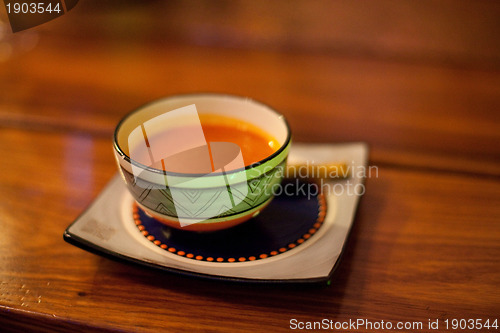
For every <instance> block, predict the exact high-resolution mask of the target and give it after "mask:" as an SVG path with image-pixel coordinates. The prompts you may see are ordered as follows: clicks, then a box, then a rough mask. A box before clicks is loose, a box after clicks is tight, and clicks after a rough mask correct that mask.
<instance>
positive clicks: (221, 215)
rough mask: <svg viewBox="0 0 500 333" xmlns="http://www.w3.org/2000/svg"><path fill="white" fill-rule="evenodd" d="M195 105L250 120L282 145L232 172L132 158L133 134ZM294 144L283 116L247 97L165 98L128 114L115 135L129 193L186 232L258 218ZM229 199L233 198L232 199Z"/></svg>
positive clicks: (204, 110)
mask: <svg viewBox="0 0 500 333" xmlns="http://www.w3.org/2000/svg"><path fill="white" fill-rule="evenodd" d="M193 104H194V105H195V106H196V109H197V112H198V114H199V115H202V114H208V113H209V114H216V115H221V116H225V117H231V118H236V119H238V120H242V121H244V122H247V123H250V124H252V125H254V126H256V127H258V128H259V129H261V130H263V131H264V132H266V133H269V134H270V135H272V136H273V137H274V138H275V139H276V141H277V142H278V144H279V148H278V149H277V150H276V151H275V152H274V153H273V154H271V155H269V156H267V157H266V158H264V159H262V160H260V161H258V162H256V163H254V164H252V165H242V166H244V167H242V168H239V169H235V170H231V171H228V172H212V173H208V174H196V173H183V172H169V171H164V170H160V169H157V168H154V167H151V166H147V165H144V164H141V163H139V162H138V161H136V160H133V159H131V157H130V154H129V148H130V147H129V145H132V144H133V143H131V141H130V140H131V139H130V138H131V135H130V133H131V132H132V131H134V129H138V128H141V127H140V126H143V124H145V123H146V122H147V121H148V120H151V119H153V118H155V117H158V116H159V115H162V114H165V113H166V112H169V111H171V110H177V109H179V108H182V107H186V106H189V105H193ZM290 144H291V133H290V128H289V126H288V123H287V121H286V119H285V117H284V116H283V115H281V114H280V113H278V112H276V111H274V110H273V109H271V108H270V107H268V106H266V105H264V104H262V103H259V102H256V101H253V100H251V99H248V98H243V97H237V96H229V95H220V94H190V95H178V96H172V97H167V98H163V99H160V100H157V101H154V102H152V103H150V104H147V105H145V106H142V107H140V108H138V109H136V110H135V111H132V112H131V113H129V114H128V115H127V116H125V117H124V118H123V119H122V120H121V121H120V122H119V124H118V125H117V127H116V130H115V133H114V152H115V158H116V161H117V164H118V168H119V171H120V173H121V175H122V178H123V180H124V181H125V183H126V185H127V187H128V189H129V191H130V193H131V194H132V196H133V197H134V199H135V200H136V202H137V203H138V205H139V207H140V208H141V209H143V210H144V211H145V212H146V213H147V214H148V215H150V216H152V217H154V218H155V219H157V220H158V221H160V222H162V223H164V224H166V225H168V226H170V227H173V228H179V229H182V230H189V231H215V230H221V229H226V228H229V227H232V226H235V225H237V224H240V223H242V222H244V221H247V220H249V219H250V218H252V217H254V216H257V215H258V214H259V213H260V211H261V210H262V209H263V208H265V207H266V206H267V205H268V204H269V203H270V202H271V200H272V199H273V193H274V192H275V191H274V190H273V188H274V186H279V184H280V182H281V180H282V178H283V174H284V168H285V166H286V159H287V156H288V151H289V149H290ZM228 198H229V199H228Z"/></svg>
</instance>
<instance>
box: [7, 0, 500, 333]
mask: <svg viewBox="0 0 500 333" xmlns="http://www.w3.org/2000/svg"><path fill="white" fill-rule="evenodd" d="M284 4H285V2H284V1H273V2H265V1H256V2H252V5H250V4H248V3H247V2H243V1H219V2H216V3H214V2H207V1H202V0H197V1H193V2H175V1H169V2H164V1H150V2H148V3H147V4H144V3H143V2H141V4H139V3H138V2H134V1H128V2H125V1H123V2H121V6H120V7H119V8H118V7H116V5H115V4H114V3H113V2H106V3H103V2H102V1H94V0H88V1H87V0H86V1H80V4H79V5H78V6H77V7H76V8H75V9H74V10H72V11H71V12H70V13H69V14H67V15H65V16H63V17H61V18H59V19H57V20H54V21H52V22H49V23H47V24H46V25H43V26H40V27H39V28H36V29H32V30H31V31H27V32H25V33H19V34H13V35H12V34H8V33H5V34H3V35H2V36H0V226H1V227H2V232H1V233H0V330H1V331H2V332H4V331H5V332H19V331H23V332H24V331H26V332H29V331H36V332H67V331H75V332H95V331H102V332H116V331H122V332H158V331H161V332H163V331H168V332H184V331H186V332H194V331H204V332H249V331H252V332H254V331H255V332H261V331H272V332H281V331H289V330H290V319H292V318H296V319H297V320H300V321H318V320H322V319H323V318H327V319H331V320H335V321H344V320H349V319H357V318H366V319H369V320H372V321H380V320H385V321H388V320H389V321H393V322H396V321H400V320H405V321H422V322H424V324H425V323H426V322H427V320H428V319H438V318H439V319H443V320H444V319H452V318H465V319H468V318H481V319H488V318H490V319H495V318H498V319H499V320H500V318H499V317H498V315H499V313H500V291H499V289H498V282H499V281H500V270H499V266H498V258H499V257H500V242H499V240H500V148H499V145H498V142H500V116H499V112H498V110H499V109H500V72H499V71H498V68H500V49H499V44H498V43H497V39H498V35H499V33H500V30H499V29H500V27H499V25H498V15H499V12H500V8H499V3H498V2H497V1H489V0H482V1H474V2H465V1H432V0H426V1H407V2H404V3H403V2H395V1H389V0H382V1H380V2H377V3H374V2H371V1H359V2H356V3H355V4H353V3H352V2H346V1H335V2H328V3H326V2H321V1H307V2H306V1H298V0H294V1H287V2H286V4H287V5H286V6H285V5H284ZM1 10H3V7H2V8H1ZM7 44H8V45H12V47H11V49H10V51H9V52H11V53H9V52H7V51H6V50H7V49H9V48H8V47H7V49H6V48H5V47H6V46H5V45H7ZM23 45H24V46H23ZM200 91H209V92H221V93H230V94H237V95H243V96H249V97H252V98H254V99H257V100H260V101H262V102H265V103H267V104H269V105H271V106H273V107H274V108H275V109H277V110H279V111H280V112H282V113H283V114H285V115H286V117H287V118H288V119H289V121H290V124H291V127H292V131H293V133H294V140H295V141H296V142H299V141H302V142H347V141H365V142H367V143H368V144H369V145H370V147H371V156H370V163H371V164H372V165H376V166H378V168H379V173H378V177H376V178H370V179H367V182H366V189H367V192H366V194H365V195H364V197H363V198H362V200H361V204H360V207H359V211H358V214H357V217H356V220H355V223H354V227H353V230H352V234H351V237H350V238H349V241H348V243H347V245H346V249H345V253H344V256H343V259H342V262H341V264H340V266H339V267H338V270H337V271H336V273H335V275H334V276H333V278H332V284H331V286H315V287H297V286H252V285H241V284H230V283H222V282H214V281H205V280H199V279H193V278H186V277H181V276H176V275H173V274H166V273H161V272H157V271H152V270H148V269H144V268H140V267H135V266H130V265H125V264H121V263H117V262H114V261H111V260H108V259H105V258H102V257H99V256H96V255H93V254H90V253H87V252H85V251H82V250H80V249H78V248H76V247H74V246H71V245H69V244H67V243H65V242H64V241H63V240H62V233H63V231H64V230H65V228H66V227H67V226H68V225H69V224H70V223H71V222H72V221H73V220H74V219H75V218H76V217H77V216H78V215H79V214H80V213H81V212H82V211H83V210H84V209H85V207H86V206H87V205H88V204H90V203H91V202H92V200H93V199H94V198H95V197H96V196H97V195H98V193H99V192H100V190H101V189H102V188H103V187H104V186H105V184H106V183H107V181H108V180H109V179H110V178H111V177H112V176H113V175H114V174H115V172H116V167H115V161H114V160H113V156H112V147H111V136H112V133H113V128H114V126H115V125H116V123H117V122H118V120H119V119H120V118H121V117H123V116H124V115H125V114H126V113H127V112H129V111H131V110H132V109H134V108H136V107H138V106H140V105H142V104H144V103H146V102H149V101H151V100H153V99H156V98H159V97H162V96H167V95H172V94H179V93H191V92H200Z"/></svg>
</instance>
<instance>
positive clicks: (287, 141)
mask: <svg viewBox="0 0 500 333" xmlns="http://www.w3.org/2000/svg"><path fill="white" fill-rule="evenodd" d="M178 97H182V98H188V97H217V98H230V99H237V100H240V101H251V102H252V103H255V104H257V105H259V106H261V107H264V108H266V109H267V110H269V111H271V112H273V113H275V114H276V115H277V116H278V118H280V119H281V120H282V121H283V123H284V125H285V128H286V131H287V136H286V138H285V142H284V143H283V144H282V145H281V146H280V148H278V150H276V151H275V152H274V153H272V154H271V155H269V156H267V157H266V158H264V159H262V160H260V161H258V162H255V163H252V164H250V165H247V166H245V168H239V169H234V170H230V171H224V172H213V173H210V174H205V173H182V172H172V171H165V170H160V169H156V168H152V167H150V166H147V165H144V164H142V163H139V162H137V161H135V160H132V159H131V158H130V156H128V155H127V154H125V152H124V151H123V150H122V148H121V147H120V145H119V144H118V132H119V130H120V128H121V126H122V124H123V123H124V122H125V121H126V120H127V119H128V118H129V117H131V116H132V115H133V114H135V113H137V112H140V111H141V110H143V109H144V108H147V107H148V106H152V105H154V104H156V103H159V102H161V101H165V100H168V99H173V98H178ZM291 140H292V133H291V130H290V125H289V123H288V120H287V119H286V117H285V116H284V115H283V114H281V113H280V112H278V111H276V110H275V109H274V108H272V107H270V106H269V105H267V104H265V103H262V102H260V101H257V100H255V99H253V98H249V97H243V96H238V95H232V94H222V93H209V92H204V93H186V94H176V95H170V96H166V97H162V98H158V99H155V100H153V101H151V102H148V103H145V104H143V105H140V106H139V107H136V108H135V109H133V110H132V111H130V112H129V113H127V114H126V115H125V116H124V117H122V119H121V120H120V121H119V122H118V124H117V125H116V127H115V130H114V133H113V147H114V149H115V151H116V152H117V153H118V154H119V155H120V157H122V158H123V159H124V160H125V161H126V162H128V163H130V164H132V165H134V166H136V167H138V168H141V169H144V170H147V171H149V172H152V173H155V174H160V175H169V176H176V177H202V176H207V175H208V176H209V177H212V176H213V177H215V176H220V175H229V174H233V173H237V172H241V171H246V170H251V169H254V168H256V167H259V166H261V165H263V164H265V163H266V162H268V161H271V160H272V159H274V158H275V157H278V156H279V155H280V154H281V153H282V152H283V151H284V150H285V149H286V148H287V147H288V146H289V145H290V142H291ZM272 169H274V168H272Z"/></svg>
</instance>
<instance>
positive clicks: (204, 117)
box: [130, 114, 279, 173]
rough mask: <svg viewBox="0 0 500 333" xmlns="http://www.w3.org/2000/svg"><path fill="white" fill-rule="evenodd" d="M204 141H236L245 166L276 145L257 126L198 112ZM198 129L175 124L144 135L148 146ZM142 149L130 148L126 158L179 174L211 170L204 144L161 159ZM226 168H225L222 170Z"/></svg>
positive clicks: (210, 158)
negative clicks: (130, 150) (154, 158)
mask: <svg viewBox="0 0 500 333" xmlns="http://www.w3.org/2000/svg"><path fill="white" fill-rule="evenodd" d="M199 117H200V122H201V126H202V129H203V134H204V136H205V141H206V143H210V142H230V143H233V144H236V145H237V146H238V147H239V148H240V150H241V155H242V158H243V162H244V164H245V166H248V165H251V164H253V163H256V162H259V161H261V160H263V159H265V158H266V157H268V156H270V155H271V154H273V153H274V152H275V151H277V150H278V148H279V143H278V141H277V140H276V139H275V138H274V137H272V136H271V135H270V134H268V133H266V132H265V131H263V130H262V129H260V128H258V127H257V126H255V125H253V124H250V123H247V122H244V121H242V120H239V119H235V118H230V117H225V116H220V115H215V114H201V115H199ZM198 130H199V128H198V129H196V128H194V127H192V126H185V127H179V128H175V129H172V130H168V131H164V132H159V133H156V134H154V135H153V136H152V137H150V138H148V145H149V144H150V143H154V144H155V145H158V144H160V145H161V144H163V145H169V144H171V143H172V142H177V141H179V139H180V138H182V139H181V140H182V141H185V139H188V138H189V137H190V136H191V135H192V133H194V131H198ZM140 147H142V148H136V149H132V152H131V153H132V154H131V155H130V157H131V158H132V159H133V160H135V161H137V162H139V163H141V164H144V165H147V166H151V167H153V168H155V169H160V170H161V169H163V170H166V171H171V172H179V173H209V172H211V171H213V169H214V161H213V160H212V155H211V152H210V149H209V148H208V146H205V147H200V148H199V149H196V150H195V149H193V150H191V151H190V152H188V153H186V154H182V153H180V154H177V155H176V156H174V157H173V158H171V157H169V158H167V159H165V160H160V159H158V158H156V160H152V158H151V156H152V155H151V152H150V151H149V148H148V149H144V145H140ZM226 171H229V170H226Z"/></svg>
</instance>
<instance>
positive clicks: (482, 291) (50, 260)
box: [0, 129, 500, 332]
mask: <svg viewBox="0 0 500 333" xmlns="http://www.w3.org/2000/svg"><path fill="white" fill-rule="evenodd" d="M87 140H88V141H87ZM1 142H3V143H7V144H4V145H2V148H1V149H2V150H1V151H0V154H1V156H10V158H9V159H8V160H6V161H4V163H3V166H4V170H5V171H4V172H3V173H2V174H1V175H0V183H1V184H2V185H3V186H2V188H1V197H2V198H3V200H2V202H1V203H0V215H1V216H2V226H3V227H4V228H3V230H4V231H3V232H2V236H1V242H0V244H1V253H2V258H1V260H2V265H3V266H2V267H3V269H2V271H1V273H0V281H1V283H2V286H1V290H2V293H1V296H0V301H1V304H2V307H1V308H0V312H1V313H2V316H1V317H4V318H5V317H6V318H7V319H8V322H10V324H12V325H14V324H15V322H12V317H11V315H12V314H11V315H10V316H9V315H8V312H7V311H9V309H17V310H15V311H14V314H15V317H16V318H17V319H18V320H19V321H20V322H22V323H25V320H27V321H28V322H29V321H30V318H31V316H34V314H37V315H36V316H35V318H36V321H41V322H42V323H43V325H48V326H47V327H51V325H56V326H57V325H58V323H59V322H62V323H65V325H72V323H79V324H78V325H84V323H89V325H92V327H91V328H89V330H91V329H92V330H93V329H96V328H110V327H115V328H121V329H124V330H127V329H129V330H132V331H135V332H137V331H140V332H154V331H158V330H160V329H169V330H173V331H203V330H208V331H211V330H214V331H233V332H247V331H250V330H259V328H262V327H268V328H269V327H272V328H273V331H285V330H288V327H289V320H290V319H291V318H297V319H300V320H321V319H322V318H331V319H336V320H348V319H349V318H352V317H362V318H369V319H372V320H377V319H378V320H380V319H385V320H394V321H397V320H422V318H443V319H444V318H452V317H460V318H462V317H467V318H468V317H474V318H475V317H484V316H494V315H496V314H497V313H498V309H499V308H498V307H499V302H498V300H499V299H500V292H499V291H498V288H497V283H498V278H499V274H500V273H499V271H498V256H499V255H500V245H499V243H498V239H499V238H500V224H499V223H498V216H500V202H499V201H500V182H499V181H498V180H491V179H488V178H481V177H479V178H473V177H462V176H456V175H443V174H441V173H432V172H419V171H406V170H401V169H399V168H396V169H395V168H380V169H379V177H378V178H373V179H368V180H367V193H366V195H365V196H364V197H363V199H362V203H361V206H360V209H359V213H358V217H357V220H356V222H355V226H354V230H353V232H352V235H351V238H350V240H349V242H348V245H347V249H346V253H345V256H344V258H343V261H342V263H341V265H340V267H339V270H338V271H337V273H336V274H335V276H334V278H333V280H332V286H330V287H327V288H325V287H320V288H293V287H289V288H286V287H271V286H270V287H262V286H245V285H243V286H242V285H237V284H224V283H220V282H211V281H203V280H196V279H190V278H183V277H178V276H174V275H170V274H164V273H159V272H156V271H150V270H147V269H142V268H136V267H133V266H128V265H124V264H120V263H115V262H113V261H110V260H108V259H104V258H101V257H98V256H95V255H93V254H89V253H86V252H84V251H82V250H80V249H78V248H75V247H72V246H70V245H68V244H66V243H64V242H62V237H61V235H62V231H63V230H64V228H65V227H66V226H67V225H68V224H69V223H70V222H71V221H72V219H74V218H75V217H76V216H77V215H78V214H79V213H80V212H81V210H82V209H83V208H84V207H85V206H86V205H87V204H88V203H89V202H90V201H91V200H92V198H93V197H94V196H95V194H96V193H97V192H98V191H99V190H100V189H101V188H102V187H103V186H104V185H105V183H106V181H107V180H108V178H109V177H110V176H111V175H112V174H113V173H114V170H115V168H114V165H113V161H112V157H111V151H110V143H109V140H108V139H104V138H94V137H92V136H88V137H82V136H81V135H79V134H66V135H62V134H60V133H55V134H48V133H44V132H27V131H20V130H16V129H10V130H3V131H2V132H1ZM33 142H38V143H39V144H40V145H42V146H43V147H44V152H43V153H42V152H40V151H38V152H37V148H36V147H34V146H33V145H32V143H33ZM68 142H73V143H74V145H68ZM86 142H88V143H86ZM83 147H87V148H83ZM89 147H90V148H89ZM48 161H50V163H47V162H48ZM82 163H83V164H82ZM85 163H88V165H85ZM31 166H37V167H36V168H32V167H31ZM13 170H15V172H14V171H13ZM84 170H93V172H90V174H89V173H87V174H86V173H85V171H84ZM27 175H29V176H28V177H27ZM72 182H73V183H72ZM250 295H251V297H250ZM374 304H376V306H374ZM464 304H467V305H466V306H464ZM283 308H286V310H283ZM20 310H24V311H27V312H21V311H20ZM125 314H126V315H125ZM52 315H55V318H56V319H57V320H55V319H53V318H50V317H51V316H52ZM1 320H2V319H0V321H1ZM32 320H34V319H32ZM425 320H427V319H425ZM75 325H77V324H75ZM78 325H77V326H78ZM80 329H82V330H85V327H83V326H81V327H80Z"/></svg>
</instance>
